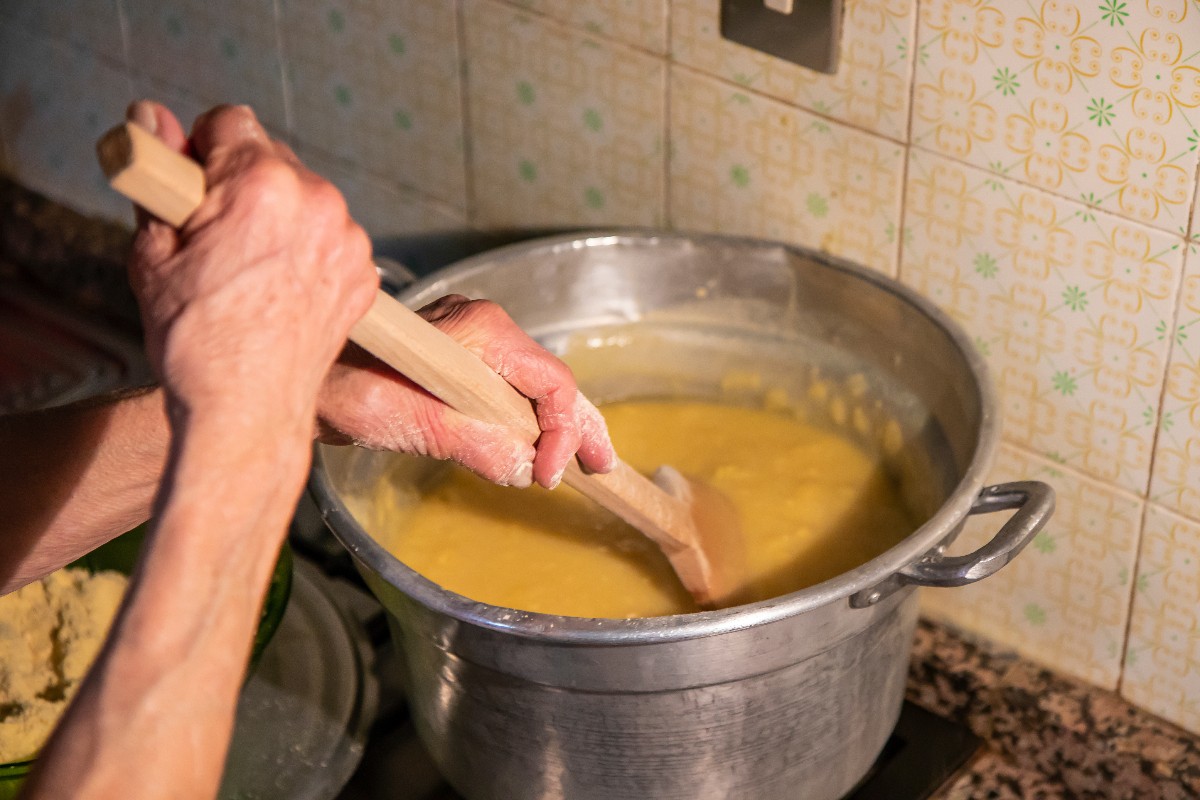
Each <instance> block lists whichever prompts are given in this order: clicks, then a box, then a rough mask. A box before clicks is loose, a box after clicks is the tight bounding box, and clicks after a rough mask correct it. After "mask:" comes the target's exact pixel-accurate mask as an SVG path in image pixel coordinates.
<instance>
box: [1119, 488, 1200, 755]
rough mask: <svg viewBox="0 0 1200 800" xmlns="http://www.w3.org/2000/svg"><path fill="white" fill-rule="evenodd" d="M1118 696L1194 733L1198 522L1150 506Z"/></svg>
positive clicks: (1199, 688) (1199, 677) (1198, 681)
mask: <svg viewBox="0 0 1200 800" xmlns="http://www.w3.org/2000/svg"><path fill="white" fill-rule="evenodd" d="M1134 586H1135V589H1136V590H1135V592H1134V599H1133V612H1132V618H1131V620H1130V624H1129V641H1128V644H1127V646H1126V649H1125V674H1124V676H1123V677H1122V680H1121V694H1122V695H1124V696H1125V698H1126V699H1128V700H1129V701H1131V702H1133V703H1136V704H1137V705H1140V706H1142V707H1143V708H1145V709H1146V710H1148V711H1152V712H1154V713H1155V714H1158V715H1159V716H1161V717H1163V718H1165V719H1168V720H1170V721H1171V722H1174V723H1176V724H1177V725H1182V726H1183V727H1185V728H1187V729H1188V730H1192V731H1198V732H1200V523H1196V522H1193V521H1190V520H1186V519H1184V518H1183V517H1179V516H1176V515H1175V514H1173V513H1171V512H1170V511H1168V510H1166V509H1163V508H1159V507H1157V506H1154V505H1151V506H1150V507H1149V508H1148V510H1147V512H1146V526H1145V530H1144V531H1143V532H1142V546H1141V555H1140V557H1139V559H1138V570H1137V579H1136V581H1135V583H1134Z"/></svg>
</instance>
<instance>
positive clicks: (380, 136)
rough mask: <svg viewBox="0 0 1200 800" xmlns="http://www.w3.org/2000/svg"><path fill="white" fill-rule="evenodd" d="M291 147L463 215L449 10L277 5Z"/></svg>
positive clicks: (409, 2)
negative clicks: (303, 147)
mask: <svg viewBox="0 0 1200 800" xmlns="http://www.w3.org/2000/svg"><path fill="white" fill-rule="evenodd" d="M281 14H282V16H281V25H282V30H283V36H284V52H285V58H286V60H287V70H286V72H287V76H288V77H287V79H288V85H289V90H290V97H291V106H292V110H293V114H292V116H293V122H292V132H293V134H294V136H295V138H296V139H297V141H300V142H304V143H305V144H307V145H310V146H312V147H315V148H317V149H320V150H321V151H323V152H325V153H327V154H328V155H331V156H334V157H336V158H340V159H343V160H346V161H350V162H352V163H355V164H357V165H359V166H360V167H362V168H363V169H365V170H366V171H367V172H369V173H371V174H373V175H376V176H378V177H379V178H381V179H383V180H384V181H386V182H389V183H394V182H398V183H402V184H404V185H406V186H409V187H411V188H415V189H418V190H420V191H421V192H423V193H424V194H428V195H431V196H433V197H436V198H438V199H440V200H442V201H444V202H447V203H449V204H451V205H453V206H455V207H456V208H459V209H462V210H465V209H466V164H465V149H464V140H463V112H462V85H461V83H462V82H461V64H460V59H459V51H458V30H457V19H456V10H455V4H454V3H449V2H433V3H431V2H426V1H425V0H370V1H369V2H343V1H342V0H329V1H327V2H310V1H309V0H283V2H282V3H281Z"/></svg>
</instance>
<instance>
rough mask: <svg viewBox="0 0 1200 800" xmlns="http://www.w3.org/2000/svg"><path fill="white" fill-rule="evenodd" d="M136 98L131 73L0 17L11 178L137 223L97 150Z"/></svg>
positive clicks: (0, 90) (2, 126) (1, 121)
mask: <svg viewBox="0 0 1200 800" xmlns="http://www.w3.org/2000/svg"><path fill="white" fill-rule="evenodd" d="M49 64H52V65H54V66H53V69H47V68H46V65H49ZM131 95H132V85H131V83H130V79H129V74H128V72H127V71H126V70H124V69H118V68H116V67H114V66H112V64H111V63H110V62H108V61H107V60H105V59H102V58H100V57H98V56H96V55H94V54H93V53H91V52H89V51H86V50H83V49H81V48H79V47H76V46H75V45H71V44H68V43H64V42H61V41H56V40H52V39H48V38H45V37H42V36H35V35H33V34H30V33H28V32H27V31H26V30H24V29H22V28H18V27H17V26H15V25H13V24H11V23H7V22H2V21H0V109H3V112H2V113H0V136H2V138H3V139H4V141H5V150H6V151H7V156H8V159H9V160H10V163H11V169H12V172H13V176H14V177H15V178H16V179H17V180H19V181H21V182H22V183H23V184H25V185H26V186H29V187H30V188H32V189H35V190H37V191H39V192H41V193H43V194H45V195H47V196H48V197H51V198H53V199H55V200H59V201H61V202H63V203H65V204H66V205H68V206H71V207H72V208H75V209H76V210H78V211H82V212H84V213H86V214H95V215H99V216H103V217H107V218H110V219H114V220H118V221H121V222H126V223H129V224H132V221H133V213H132V210H131V208H130V205H129V202H128V201H127V200H125V199H124V198H122V197H121V196H119V195H118V194H117V193H116V192H114V191H113V190H112V189H111V188H109V186H108V183H107V182H106V181H105V179H104V175H103V173H101V171H100V167H99V165H98V164H97V162H96V155H95V149H94V145H95V142H96V141H97V140H98V139H99V138H100V136H101V135H102V134H103V133H104V132H105V131H106V130H108V129H109V128H111V127H112V126H113V125H116V124H117V123H119V122H120V121H121V120H122V119H124V116H125V106H126V105H127V104H128V103H129V100H130V97H131Z"/></svg>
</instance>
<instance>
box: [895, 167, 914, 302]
mask: <svg viewBox="0 0 1200 800" xmlns="http://www.w3.org/2000/svg"><path fill="white" fill-rule="evenodd" d="M900 147H901V149H902V150H903V151H904V157H903V160H904V163H903V164H901V165H900V198H899V204H900V213H899V214H897V215H896V280H897V281H900V282H903V278H904V276H903V275H902V274H901V265H902V264H904V238H905V223H906V221H907V220H908V167H909V163H910V162H911V161H912V158H911V156H912V149H911V148H910V147H909V146H908V145H906V144H904V145H901V146H900Z"/></svg>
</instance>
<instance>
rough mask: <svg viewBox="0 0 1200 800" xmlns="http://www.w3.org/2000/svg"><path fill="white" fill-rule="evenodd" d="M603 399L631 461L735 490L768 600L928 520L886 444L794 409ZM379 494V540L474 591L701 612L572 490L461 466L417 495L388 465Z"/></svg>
mask: <svg viewBox="0 0 1200 800" xmlns="http://www.w3.org/2000/svg"><path fill="white" fill-rule="evenodd" d="M602 410H603V412H604V416H605V419H606V420H607V422H608V426H609V431H610V433H611V435H612V439H613V442H614V444H615V445H616V448H617V452H618V453H620V454H621V456H622V458H624V459H625V460H626V461H627V462H628V463H629V464H630V465H631V466H633V467H635V468H636V469H639V470H641V471H642V472H644V473H647V474H650V473H652V472H653V471H654V469H655V468H656V467H658V466H659V465H660V464H670V465H671V466H672V467H675V468H676V469H678V470H679V471H680V472H682V473H684V474H685V475H688V476H691V477H694V478H697V479H699V480H701V481H704V482H706V483H708V484H710V485H711V486H712V487H714V488H715V489H717V490H718V491H720V492H722V493H724V494H725V495H726V496H727V497H728V498H729V499H730V500H731V501H732V503H733V504H734V506H735V507H736V509H737V510H738V512H739V514H740V516H741V524H742V530H743V533H744V536H745V539H746V561H747V567H748V570H749V578H750V585H751V586H752V588H753V592H754V594H755V595H756V596H757V597H759V598H764V599H765V598H768V597H775V596H778V595H782V594H786V593H789V592H792V591H795V590H798V589H802V588H804V587H807V586H812V585H814V584H816V583H820V582H821V581H824V580H826V579H829V578H832V577H835V576H837V575H839V574H841V573H843V572H845V571H847V570H849V569H853V568H854V567H856V566H858V565H860V564H862V563H864V562H866V561H868V560H870V559H871V558H873V557H874V556H876V555H879V554H880V553H882V552H883V551H885V550H886V549H888V548H889V547H891V546H892V545H894V544H896V543H897V542H898V541H899V540H900V539H902V538H904V537H905V536H907V535H908V534H909V533H910V532H911V531H912V530H913V529H914V527H915V526H914V524H913V520H912V518H911V517H910V515H909V513H908V511H907V509H906V508H905V506H904V504H903V503H902V502H901V499H900V497H899V496H898V494H897V492H896V489H895V487H894V485H893V482H892V481H891V480H890V478H889V477H888V474H887V472H886V471H885V470H884V469H883V468H882V466H881V464H882V462H881V459H880V457H879V456H878V455H877V454H875V453H872V452H869V451H868V450H867V449H865V448H864V447H862V446H860V445H858V444H856V443H855V442H853V441H851V440H850V439H849V438H848V437H846V436H844V435H842V434H841V433H839V432H837V431H835V430H830V429H828V428H823V427H817V426H814V425H810V424H806V423H804V422H802V421H801V420H799V419H798V418H797V417H796V416H795V415H794V414H791V413H788V412H787V411H786V410H780V409H774V410H768V409H766V408H758V407H745V406H733V405H721V404H717V403H708V402H693V401H685V400H663V401H636V402H623V403H615V404H611V405H606V406H604V408H603V409H602ZM367 505H368V507H369V513H365V514H361V515H359V516H360V519H361V520H362V521H363V522H364V523H365V525H366V527H367V529H368V530H369V531H370V532H371V534H372V535H373V536H374V537H375V538H376V539H377V540H379V541H380V543H381V544H383V545H384V546H385V547H387V548H389V549H390V550H391V551H392V552H393V553H394V554H395V555H396V556H397V557H398V558H399V559H400V560H401V561H403V562H404V563H406V564H408V565H409V566H410V567H412V568H413V569H414V570H416V571H418V572H420V573H421V574H423V575H425V576H426V577H427V578H429V579H430V580H432V581H434V582H435V583H438V584H439V585H441V586H442V587H444V588H446V589H449V590H451V591H453V592H456V593H458V594H461V595H464V596H466V597H469V598H471V599H473V600H479V601H482V602H486V603H490V604H493V605H497V606H504V607H508V608H515V609H521V610H525V611H537V612H542V613H548V614H561V615H567V616H581V617H607V618H628V617H649V616H660V615H666V614H680V613H687V612H692V611H696V610H698V609H697V607H696V605H695V603H694V602H693V601H692V599H691V597H690V596H689V595H688V594H687V592H686V591H684V589H683V587H682V586H681V585H680V583H679V581H678V579H677V578H676V577H675V575H674V573H673V572H672V571H671V567H670V565H669V564H668V562H667V560H666V558H665V557H663V555H662V554H661V552H659V550H658V549H657V547H656V546H655V545H654V544H652V543H651V542H650V541H649V540H647V539H646V538H645V537H644V536H642V535H641V534H639V533H638V532H637V531H636V530H634V529H633V528H632V527H630V526H629V525H627V524H625V523H624V522H622V521H620V520H619V519H617V518H616V517H615V516H613V515H612V514H611V513H609V512H607V511H605V510H604V509H601V508H600V507H599V506H597V505H595V504H594V503H592V502H590V501H588V500H586V499H584V498H583V497H582V496H581V495H579V494H577V493H576V492H574V491H573V490H571V489H569V488H568V487H566V486H561V487H559V488H557V489H555V490H553V491H546V490H543V489H540V488H537V487H534V488H532V489H527V490H516V489H511V488H504V487H498V486H494V485H491V484H488V483H486V482H485V481H483V480H481V479H479V478H476V477H475V476H473V475H471V474H470V473H468V472H466V471H465V470H462V469H459V468H454V469H452V470H450V471H449V473H448V475H447V476H446V477H445V479H443V480H441V481H440V482H438V483H436V484H435V485H433V486H431V487H428V489H427V490H425V491H423V492H422V493H421V495H420V498H419V499H418V500H417V501H416V502H413V500H412V497H411V493H406V492H405V491H402V490H401V489H400V488H398V486H397V485H395V484H394V483H393V482H392V481H391V480H389V479H388V477H387V476H386V475H385V476H384V478H383V479H382V480H381V482H380V484H379V486H378V487H377V490H376V492H375V493H374V495H373V497H371V498H369V503H368V504H367Z"/></svg>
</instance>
